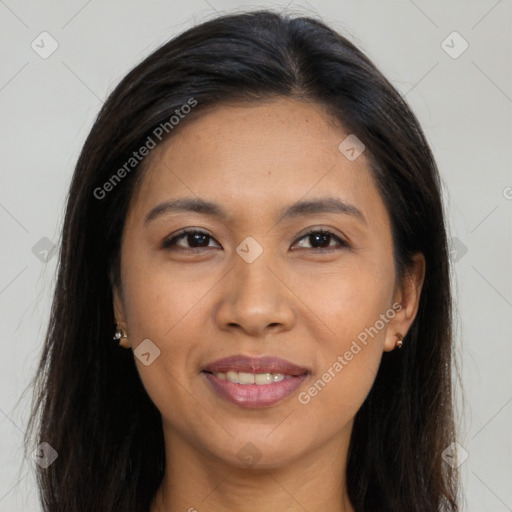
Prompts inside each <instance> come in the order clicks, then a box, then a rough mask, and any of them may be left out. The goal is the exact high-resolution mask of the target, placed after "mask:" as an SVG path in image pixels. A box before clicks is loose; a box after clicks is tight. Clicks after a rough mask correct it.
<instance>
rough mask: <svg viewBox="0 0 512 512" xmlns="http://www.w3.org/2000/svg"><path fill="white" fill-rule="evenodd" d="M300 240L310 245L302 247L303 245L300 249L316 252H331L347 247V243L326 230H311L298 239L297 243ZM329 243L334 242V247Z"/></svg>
mask: <svg viewBox="0 0 512 512" xmlns="http://www.w3.org/2000/svg"><path fill="white" fill-rule="evenodd" d="M301 240H306V241H307V242H309V244H310V247H307V246H306V247H304V245H302V248H305V249H310V248H312V249H314V250H316V252H332V251H333V250H338V249H340V248H343V247H348V244H347V242H345V241H344V240H342V239H341V238H340V237H339V236H337V235H335V234H334V233H332V232H331V231H329V230H327V229H318V228H316V229H311V230H310V231H308V232H307V233H306V234H305V235H303V236H302V237H301V238H299V241H301ZM331 242H335V243H334V245H333V244H331ZM336 242H337V245H336Z"/></svg>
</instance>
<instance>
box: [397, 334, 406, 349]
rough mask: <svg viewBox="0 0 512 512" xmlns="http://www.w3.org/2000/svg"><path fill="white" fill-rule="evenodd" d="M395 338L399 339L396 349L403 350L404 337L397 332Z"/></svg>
mask: <svg viewBox="0 0 512 512" xmlns="http://www.w3.org/2000/svg"><path fill="white" fill-rule="evenodd" d="M395 336H396V337H397V340H396V344H395V347H396V348H402V340H403V339H404V337H403V335H402V334H400V333H399V332H397V333H396V334H395Z"/></svg>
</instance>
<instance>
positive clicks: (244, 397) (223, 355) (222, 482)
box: [30, 11, 458, 512]
mask: <svg viewBox="0 0 512 512" xmlns="http://www.w3.org/2000/svg"><path fill="white" fill-rule="evenodd" d="M440 195H441V194H440V180H439V175H438V171H437V169H436V164H435V162H434V159H433V157H432V154H431V151H430V149H429V146H428V144H427V142H426V140H425V137H424V135H423V132H422V130H421V128H420V126H419V124H418V121H417V120H416V118H415V116H414V115H413V113H412V112H411V110H410V109H409V108H408V106H407V105H406V104H405V102H404V100H403V99H402V98H401V96H400V95H399V93H398V92H397V91H396V90H395V89H394V88H393V87H392V85H391V84H390V83H389V82H388V81H387V80H386V79H385V78H384V77H383V75H382V74H381V73H380V72H379V71H378V70H377V69H376V67H375V66H374V65H373V64H372V63H371V62H370V61H369V60H368V58H367V57H365V56H364V55H363V54H362V53H361V52H360V51H359V50H358V49H357V48H356V47H354V45H353V44H351V43H350V42H349V41H348V40H347V39H345V38H344V37H342V36H340V35H339V34H337V33H335V32H334V31H332V30H331V29H330V28H328V27H327V26H326V25H324V24H323V23H321V22H319V21H317V20H313V19H309V18H301V17H297V18H293V17H292V18H290V17H287V16H284V15H279V14H275V13H271V12H268V11H260V12H253V13H249V14H236V15H228V16H223V17H219V18H217V19H214V20H212V21H208V22H206V23H203V24H201V25H199V26H196V27H194V28H191V29H189V30H187V31H186V32H184V33H183V34H181V35H179V36H178V37H176V38H175V39H173V40H171V41H170V42H168V43H167V44H165V45H164V46H162V47H161V48H160V49H158V50H157V51H155V52H154V53H153V54H152V55H150V56H149V57H147V58H146V59H145V60H144V61H143V62H142V63H141V64H140V65H138V66H137V67H136V68H135V69H133V70H132V71H131V72H130V73H129V74H128V75H127V76H126V77H125V78H124V79H123V80H122V82H121V83H120V84H119V85H118V87H117V88H116V89H115V91H114V92H113V93H112V94H111V95H110V97H109V98H108V100H107V101H106V103H105V105H104V106H103V108H102V110H101V112H100V114H99V116H98V119H97V121H96V123H95V124H94V126H93V128H92V130H91V133H90V134H89V137H88V138H87V141H86V142H85V145H84V148H83V151H82V153H81V155H80V158H79V161H78V163H77V166H76V169H75V173H74V176H73V181H72V184H71V189H70V193H69V200H68V205H67V210H66V216H65V222H64V228H63V233H62V243H61V252H60V265H59V269H58V280H57V286H56V291H55V297H54V302H53V308H52V312H51V320H50V325H49V329H48V332H47V337H46V343H45V346H44V351H43V355H42V359H41V364H40V367H39V371H38V376H37V393H36V397H35V403H34V410H33V417H32V420H31V425H30V426H31V427H32V429H34V428H36V429H37V442H38V443H48V445H44V446H45V447H46V448H45V450H46V449H47V447H48V446H50V447H51V449H52V450H54V451H55V454H57V455H58V456H57V457H56V458H55V456H54V457H52V461H51V463H48V464H40V468H39V471H38V481H39V486H40V493H41V501H42V503H43V507H44V510H45V511H51V512H56V511H66V512H74V511H79V510H80V511H93V510H94V511H97V510H101V511H143V512H148V511H149V512H163V511H177V510H190V511H192V510H198V511H202V510H208V511H220V510H222V511H234V510H236V511H256V510H258V511H260V510H264V509H265V508H270V507H271V508H273V509H276V510H288V511H295V510H309V511H315V510H329V511H332V512H341V511H343V512H348V511H357V512H363V511H379V512H383V511H393V512H398V511H404V512H405V511H407V512H411V511H422V512H425V511H437V510H449V511H456V510H458V507H457V475H456V470H455V469H454V468H452V467H451V466H450V465H449V464H447V463H446V462H444V460H443V458H442V456H441V455H442V453H443V450H445V449H446V448H447V447H448V446H449V445H450V444H451V443H452V442H453V441H454V439H455V437H454V422H453V410H452V384H451V374H450V372H451V294H450V281H449V266H448V253H447V242H446V233H445V220H444V214H443V206H442V202H441V197H440ZM112 337H114V341H112ZM36 417H37V418H38V419H37V420H36ZM45 450H42V452H41V453H42V454H43V456H44V454H45V453H47V452H45ZM52 453H53V452H52ZM53 459H55V460H53ZM43 466H47V467H43Z"/></svg>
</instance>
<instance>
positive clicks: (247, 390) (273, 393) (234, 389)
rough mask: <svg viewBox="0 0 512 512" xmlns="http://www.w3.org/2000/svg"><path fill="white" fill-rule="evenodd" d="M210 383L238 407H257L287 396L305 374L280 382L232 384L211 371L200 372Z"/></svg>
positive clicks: (302, 379)
mask: <svg viewBox="0 0 512 512" xmlns="http://www.w3.org/2000/svg"><path fill="white" fill-rule="evenodd" d="M202 374H203V375H204V376H205V377H206V378H207V379H208V381H209V382H210V384H211V385H212V388H213V390H214V391H215V392H216V393H217V394H218V395H220V396H221V397H222V398H225V399H226V400H228V401H229V402H231V403H233V404H236V405H239V406H240V407H247V408H253V409H254V408H257V407H268V406H270V405H274V404H276V403H278V402H280V401H281V400H284V399H285V398H288V397H289V396H290V395H291V394H292V393H293V392H294V391H295V390H296V389H297V388H298V387H299V386H300V385H301V384H302V383H303V382H304V380H305V379H306V377H307V375H305V374H304V375H298V376H293V377H291V378H290V379H284V380H282V381H281V382H272V383H270V384H263V385H261V386H260V385H259V384H234V383H233V382H229V381H228V380H223V379H219V378H218V377H216V376H215V375H213V374H212V373H206V372H202Z"/></svg>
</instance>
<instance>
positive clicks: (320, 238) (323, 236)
mask: <svg viewBox="0 0 512 512" xmlns="http://www.w3.org/2000/svg"><path fill="white" fill-rule="evenodd" d="M330 236H331V235H330V234H329V233H321V232H316V233H312V234H311V235H309V237H310V238H309V240H310V243H311V245H312V246H314V247H317V246H316V245H315V244H316V242H319V245H320V246H323V245H325V244H327V245H329V239H330Z"/></svg>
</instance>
